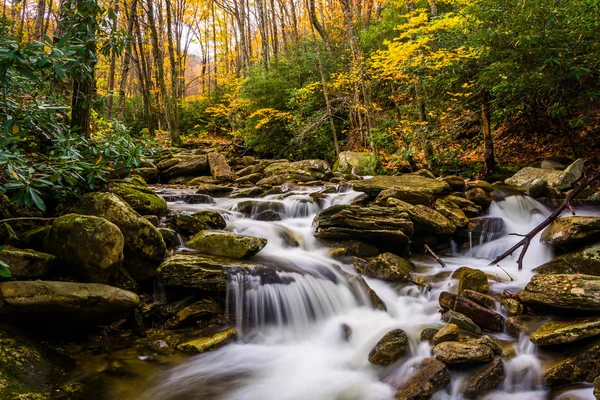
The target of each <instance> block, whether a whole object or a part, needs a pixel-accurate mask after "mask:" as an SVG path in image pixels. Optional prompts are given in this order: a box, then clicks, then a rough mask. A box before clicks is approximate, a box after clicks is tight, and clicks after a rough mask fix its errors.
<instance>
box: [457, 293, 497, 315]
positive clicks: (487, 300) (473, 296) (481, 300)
mask: <svg viewBox="0 0 600 400" xmlns="http://www.w3.org/2000/svg"><path fill="white" fill-rule="evenodd" d="M460 294H461V295H462V296H464V297H466V298H467V299H469V300H472V301H474V302H475V303H477V304H479V305H482V306H484V307H485V308H488V309H490V310H493V309H494V307H495V306H496V300H494V298H493V297H491V296H488V295H486V294H483V293H479V292H476V291H474V290H470V289H465V290H463V291H462V292H460Z"/></svg>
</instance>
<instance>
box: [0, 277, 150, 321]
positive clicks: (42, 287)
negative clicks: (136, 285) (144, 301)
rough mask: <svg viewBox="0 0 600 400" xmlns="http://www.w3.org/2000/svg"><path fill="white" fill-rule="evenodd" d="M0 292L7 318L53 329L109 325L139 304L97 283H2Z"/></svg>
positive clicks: (131, 296)
mask: <svg viewBox="0 0 600 400" xmlns="http://www.w3.org/2000/svg"><path fill="white" fill-rule="evenodd" d="M0 295H1V296H2V305H3V307H2V313H4V314H5V315H7V316H8V318H9V319H11V320H16V321H22V322H29V323H33V324H35V326H41V325H43V326H45V327H46V328H47V329H53V330H63V329H69V328H74V327H88V326H97V325H103V324H108V323H111V322H114V321H116V320H119V319H121V318H123V317H125V316H127V315H128V314H129V313H131V312H132V311H133V310H134V309H135V308H136V307H137V306H138V305H139V304H140V299H139V297H138V296H137V295H136V294H135V293H132V292H129V291H126V290H122V289H118V288H116V287H112V286H108V285H102V284H99V283H72V282H53V281H13V282H3V283H0Z"/></svg>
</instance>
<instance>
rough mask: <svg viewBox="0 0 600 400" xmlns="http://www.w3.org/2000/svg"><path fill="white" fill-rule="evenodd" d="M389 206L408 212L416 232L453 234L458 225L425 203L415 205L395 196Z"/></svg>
mask: <svg viewBox="0 0 600 400" xmlns="http://www.w3.org/2000/svg"><path fill="white" fill-rule="evenodd" d="M388 206H394V207H396V209H397V210H398V211H400V212H405V213H407V214H408V216H409V218H410V220H411V221H412V223H413V225H414V227H415V232H422V233H431V234H434V235H451V234H453V233H454V232H455V231H456V225H454V224H453V223H452V222H451V221H450V220H449V219H448V218H446V217H444V216H443V215H442V214H441V213H439V212H437V211H436V210H434V209H432V208H429V207H425V206H423V205H416V206H413V205H412V204H408V203H406V202H404V201H402V200H398V199H395V198H390V199H388ZM467 222H468V221H467Z"/></svg>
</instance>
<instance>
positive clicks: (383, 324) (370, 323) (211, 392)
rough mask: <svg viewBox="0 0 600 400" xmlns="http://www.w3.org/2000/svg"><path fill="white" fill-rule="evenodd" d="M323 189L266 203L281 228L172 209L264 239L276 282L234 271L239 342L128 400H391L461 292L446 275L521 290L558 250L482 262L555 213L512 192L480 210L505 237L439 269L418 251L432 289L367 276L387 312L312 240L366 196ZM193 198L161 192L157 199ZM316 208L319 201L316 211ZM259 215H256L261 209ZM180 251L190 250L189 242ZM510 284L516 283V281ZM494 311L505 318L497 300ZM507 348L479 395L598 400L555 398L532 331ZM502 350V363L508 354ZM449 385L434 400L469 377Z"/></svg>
mask: <svg viewBox="0 0 600 400" xmlns="http://www.w3.org/2000/svg"><path fill="white" fill-rule="evenodd" d="M321 189H322V188H319V187H314V188H310V189H304V190H298V191H293V192H288V193H286V196H285V198H283V199H281V195H271V196H266V197H264V198H261V199H252V200H254V201H265V202H270V203H268V204H269V205H270V207H273V205H275V204H277V207H276V208H277V210H276V211H278V212H279V213H280V214H281V215H282V220H281V221H276V222H266V221H258V220H255V219H252V218H249V217H248V216H244V215H243V214H242V213H240V212H238V211H237V205H238V203H240V202H241V201H244V200H249V199H247V198H246V199H231V198H215V199H214V203H212V204H188V203H185V202H182V201H176V202H169V208H170V210H171V212H175V213H190V214H191V213H194V212H197V211H200V210H212V211H218V212H220V213H221V214H222V215H223V216H224V217H225V219H226V220H227V224H228V229H229V230H231V231H233V232H236V233H241V234H246V235H252V236H258V237H263V238H266V239H267V240H268V244H267V246H266V247H265V248H264V249H263V250H262V251H261V252H260V253H259V254H258V255H256V256H255V257H254V258H253V261H260V262H264V263H265V264H268V265H271V266H275V267H276V268H277V271H278V272H277V275H278V277H279V278H281V279H280V281H279V282H277V283H269V284H263V282H262V280H261V277H260V276H251V275H247V274H245V273H237V274H232V275H231V277H230V283H229V289H228V293H227V312H228V313H229V314H230V315H232V316H235V324H236V327H237V330H238V333H239V334H240V338H239V340H238V341H237V342H235V343H234V344H230V345H226V346H225V347H222V348H220V349H218V350H215V351H212V352H208V353H205V354H201V355H197V356H194V357H191V358H188V359H185V360H182V361H179V363H178V364H177V365H176V366H172V367H170V368H168V369H166V370H163V371H159V372H156V371H154V372H153V374H152V377H151V378H150V379H148V380H147V381H146V383H145V385H144V388H143V389H140V390H142V392H141V393H138V395H137V396H136V397H135V398H138V399H148V400H171V399H173V400H174V399H177V400H188V399H190V400H191V399H202V400H213V399H214V400H217V399H227V400H333V399H335V400H387V399H393V398H394V393H395V391H396V390H395V389H394V388H396V387H398V386H399V385H400V384H401V383H402V382H403V381H404V380H405V379H407V377H408V376H410V374H411V371H412V369H413V367H414V366H415V365H416V364H417V363H418V362H419V361H421V360H423V359H425V358H427V357H431V355H432V353H431V347H430V345H429V343H428V342H426V341H425V342H421V341H420V339H419V337H420V333H421V331H422V330H423V329H425V328H428V327H433V328H440V327H442V326H443V325H444V324H445V323H444V322H442V320H441V318H440V312H439V305H438V298H439V295H440V293H441V292H442V291H454V292H456V286H457V282H458V281H457V280H456V279H452V278H450V275H451V272H452V271H453V270H456V269H457V268H459V267H461V266H469V267H472V268H478V269H481V270H482V271H484V272H485V273H486V274H488V276H490V277H495V279H492V278H490V294H499V293H502V292H504V291H506V292H509V293H516V292H517V291H518V290H519V289H522V288H523V287H524V286H525V285H526V284H527V283H528V282H529V280H530V278H531V277H532V275H533V274H534V273H533V272H532V271H531V270H532V269H533V268H535V267H536V266H538V265H540V264H542V263H544V262H547V261H549V260H551V259H552V257H553V252H552V249H551V248H550V247H549V246H544V245H542V244H540V243H539V241H538V240H534V241H533V242H532V244H531V247H530V248H529V250H528V252H527V255H526V257H525V262H524V268H523V270H522V271H518V270H517V264H516V257H517V256H518V252H517V254H515V255H514V256H513V258H508V259H506V260H504V261H503V262H502V263H501V266H502V268H499V267H497V266H488V265H487V264H488V263H489V261H490V260H492V259H494V258H495V257H496V256H497V255H499V254H501V253H502V252H504V251H505V250H506V249H507V248H509V247H510V246H511V245H513V244H514V243H516V242H517V241H518V240H519V239H520V238H519V237H518V236H512V235H508V234H509V233H513V232H514V233H526V232H528V231H529V230H530V229H532V228H533V227H535V226H536V225H537V224H539V223H540V222H541V221H543V220H544V219H545V218H546V217H547V216H548V215H549V214H550V211H549V210H548V209H547V208H546V207H544V206H543V205H542V204H540V203H538V202H537V201H535V200H533V199H532V198H529V197H525V196H509V197H506V198H504V199H503V200H501V201H498V202H494V203H492V205H491V207H490V208H489V210H488V212H487V215H488V216H492V217H498V218H502V219H503V221H504V223H505V229H504V232H503V233H502V234H501V235H500V236H499V237H497V236H498V235H495V236H496V237H494V235H487V237H486V236H484V237H483V238H484V240H482V242H481V243H479V242H477V243H473V240H471V243H470V246H466V248H462V249H458V248H457V246H456V244H454V243H453V244H452V246H451V247H452V251H449V252H448V253H447V254H440V255H441V256H442V258H443V260H444V261H445V262H446V264H447V266H446V267H445V268H442V267H441V266H440V265H439V264H438V263H436V262H435V260H434V259H433V258H432V257H430V256H426V255H421V254H415V255H413V256H412V257H411V261H412V262H413V263H414V264H415V265H416V270H415V272H414V276H416V277H418V278H419V279H418V281H419V282H427V283H428V284H429V287H426V286H424V285H416V284H390V283H388V282H384V281H380V280H376V279H370V278H367V277H365V280H366V281H367V283H368V284H369V286H371V288H373V289H374V290H375V291H376V293H377V294H378V295H379V297H380V298H381V299H382V300H383V302H384V303H385V305H386V306H387V312H385V311H381V310H377V309H373V308H371V307H370V305H369V300H368V297H367V295H366V294H365V293H363V292H362V291H361V290H360V289H358V290H357V288H356V287H355V286H354V285H352V284H350V283H349V282H348V279H347V277H348V276H349V274H355V273H356V270H355V268H354V266H353V265H352V261H351V260H350V259H348V260H342V261H340V259H334V258H332V257H331V256H330V255H329V248H328V247H326V246H325V245H324V244H323V242H321V241H320V240H319V239H316V238H315V237H314V236H313V232H314V227H313V225H312V224H313V219H314V217H315V215H316V214H317V212H318V211H319V210H321V209H324V208H327V207H329V206H331V205H335V204H348V203H350V202H352V201H353V200H355V199H357V197H358V196H360V195H361V193H358V192H355V191H353V190H349V189H347V188H345V189H344V188H338V192H336V193H328V194H325V195H324V196H323V197H322V198H321V200H320V201H319V202H313V201H312V200H311V196H310V195H311V193H314V192H317V191H319V190H321ZM174 193H176V194H185V193H193V191H188V192H186V191H185V190H175V189H163V192H162V193H161V192H160V191H159V194H161V195H163V196H164V195H165V194H174ZM317 203H318V204H317ZM260 211H262V209H260ZM578 215H598V212H597V210H596V211H594V210H578ZM178 251H181V252H186V251H191V250H189V249H186V248H185V247H184V246H182V247H181V248H179V249H178ZM511 279H512V280H511ZM497 311H498V312H500V313H502V314H504V315H505V316H507V314H506V312H505V310H504V309H503V308H502V307H501V306H500V304H499V303H497ZM397 328H401V329H402V330H404V332H406V334H407V335H408V337H409V339H410V351H409V353H408V354H407V355H406V356H404V357H403V358H402V359H401V360H400V361H398V362H396V363H394V364H392V365H391V366H388V367H380V366H375V365H372V364H370V363H369V361H368V354H369V352H370V350H371V349H372V348H373V346H374V345H375V344H376V343H377V342H378V341H379V339H381V337H382V336H383V335H384V334H385V333H387V332H388V331H390V330H392V329H397ZM490 336H492V337H493V338H494V339H495V340H496V341H497V342H499V343H500V344H501V346H502V348H503V350H504V355H505V356H504V357H503V360H504V364H505V371H506V379H505V381H504V383H503V384H502V385H501V386H500V387H499V388H498V389H497V390H495V391H493V392H490V393H488V394H487V395H485V397H484V398H485V399H490V400H491V399H546V398H556V399H567V398H568V399H593V394H592V387H591V385H579V386H576V387H571V388H569V389H568V390H566V391H562V392H550V390H549V389H548V388H547V387H545V386H544V385H543V379H542V377H543V371H544V369H545V368H546V367H547V366H549V365H551V364H552V363H553V362H556V361H557V360H556V357H555V356H550V355H547V354H545V353H544V352H542V351H540V350H539V349H538V348H537V347H536V346H535V345H534V344H532V343H531V342H530V341H529V338H528V337H527V336H521V337H520V338H519V339H518V340H516V339H515V338H513V337H512V336H510V335H508V334H507V333H497V334H490ZM507 355H508V356H507ZM450 372H451V375H452V381H451V384H450V385H448V387H447V388H446V389H445V390H442V391H439V392H437V393H436V394H435V395H434V399H461V398H462V396H461V394H460V391H459V388H460V383H461V382H462V380H463V379H464V375H465V373H464V372H463V371H461V369H460V368H450Z"/></svg>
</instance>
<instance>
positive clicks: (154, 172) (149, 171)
mask: <svg viewBox="0 0 600 400" xmlns="http://www.w3.org/2000/svg"><path fill="white" fill-rule="evenodd" d="M133 173H134V174H136V175H139V176H141V177H142V178H143V179H144V180H145V181H146V182H150V181H153V182H155V181H156V179H157V178H158V168H157V167H156V165H154V164H152V163H148V165H147V166H145V167H138V168H134V169H133Z"/></svg>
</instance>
